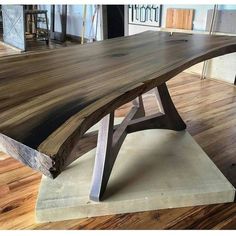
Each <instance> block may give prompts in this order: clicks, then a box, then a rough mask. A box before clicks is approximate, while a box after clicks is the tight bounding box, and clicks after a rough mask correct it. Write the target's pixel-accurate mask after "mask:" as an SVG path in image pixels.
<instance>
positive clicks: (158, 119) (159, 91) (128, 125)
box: [89, 83, 186, 201]
mask: <svg viewBox="0 0 236 236" xmlns="http://www.w3.org/2000/svg"><path fill="white" fill-rule="evenodd" d="M153 90H154V93H155V96H156V99H157V104H158V107H159V112H158V113H156V114H154V115H150V116H145V110H144V106H143V100H142V96H140V97H138V98H137V99H136V100H134V101H133V107H132V108H131V110H130V112H129V113H128V114H127V116H126V117H125V118H124V120H123V121H122V123H121V124H119V125H117V126H114V111H113V112H112V113H110V114H108V115H106V116H105V117H104V118H103V119H102V120H101V122H100V127H99V131H98V138H97V150H96V157H95V164H94V170H93V177H92V184H91V191H90V196H89V197H90V199H91V200H93V201H100V200H102V196H103V194H104V192H105V190H106V187H107V183H108V180H109V177H110V174H111V171H112V168H113V165H114V163H115V160H116V157H117V155H118V153H119V150H120V148H121V145H122V143H123V142H124V140H125V137H126V135H127V134H129V133H132V132H136V131H140V130H145V129H170V130H175V131H181V130H184V129H186V124H185V123H184V121H183V120H182V118H181V117H180V115H179V114H178V112H177V110H176V108H175V106H174V104H173V102H172V99H171V97H170V94H169V92H168V89H167V86H166V83H163V84H161V85H159V86H158V87H156V88H155V89H153ZM134 145H135V144H134Z"/></svg>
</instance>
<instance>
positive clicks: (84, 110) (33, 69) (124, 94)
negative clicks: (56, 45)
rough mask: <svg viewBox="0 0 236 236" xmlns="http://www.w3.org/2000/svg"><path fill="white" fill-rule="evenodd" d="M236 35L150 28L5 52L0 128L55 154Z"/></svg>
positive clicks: (235, 45)
mask: <svg viewBox="0 0 236 236" xmlns="http://www.w3.org/2000/svg"><path fill="white" fill-rule="evenodd" d="M235 51H236V38H235V37H231V36H209V35H197V34H196V35H192V34H182V33H174V34H173V35H171V34H170V33H167V32H155V31H146V32H144V33H140V34H136V35H133V36H128V37H121V38H115V39H109V40H104V41H101V42H95V43H91V44H85V45H78V46H73V47H66V48H61V49H56V50H49V51H44V52H40V53H32V54H22V55H17V56H10V57H7V58H1V59H0V101H1V103H0V134H3V135H4V136H7V137H10V138H11V139H13V140H16V141H18V142H20V143H23V144H25V145H26V146H28V147H30V148H33V149H37V150H39V151H40V152H41V153H44V154H46V155H48V156H50V157H52V156H53V157H55V156H56V155H58V153H59V152H60V151H61V150H62V148H64V147H65V146H68V145H70V144H69V143H70V140H71V139H72V137H73V138H74V137H80V136H82V135H83V134H84V133H85V132H86V131H87V130H88V129H89V128H90V127H91V126H92V125H94V124H95V123H97V122H98V121H99V120H100V119H101V118H102V117H104V116H105V115H106V114H108V113H110V112H111V111H112V110H114V109H116V108H118V107H119V106H121V105H123V104H124V103H126V102H129V101H131V100H133V99H134V98H135V97H136V96H138V95H140V94H142V93H144V92H146V91H148V90H150V89H152V88H154V87H155V86H158V85H160V84H161V83H163V82H166V81H167V80H169V79H171V78H172V77H173V76H175V75H176V74H178V73H180V72H181V71H183V70H184V69H186V68H188V67H190V66H192V65H194V64H196V63H198V62H201V61H203V60H206V59H210V58H213V57H216V56H220V55H224V54H227V53H231V52H235Z"/></svg>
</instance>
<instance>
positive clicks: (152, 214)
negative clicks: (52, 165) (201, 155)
mask: <svg viewBox="0 0 236 236" xmlns="http://www.w3.org/2000/svg"><path fill="white" fill-rule="evenodd" d="M167 85H168V88H169V91H170V95H171V96H172V98H173V101H174V103H175V105H176V107H177V109H178V111H179V113H180V115H181V116H182V117H183V119H184V120H185V121H186V123H187V129H188V131H189V132H190V133H191V135H193V137H194V139H195V140H196V141H197V142H198V144H199V145H201V147H202V148H203V149H204V151H205V152H206V153H207V154H208V156H209V157H210V158H211V159H212V160H213V161H214V163H215V164H216V165H217V166H218V168H219V169H220V170H221V171H222V172H223V174H224V175H225V176H226V177H227V179H228V180H229V181H230V182H231V183H232V184H233V185H234V187H236V165H235V164H236V156H235V153H236V139H235V137H236V129H235V123H236V87H235V86H232V85H229V84H227V83H224V82H219V81H214V80H208V79H207V80H204V81H201V80H199V76H194V75H189V74H186V73H181V74H180V75H178V76H177V77H175V78H173V79H172V80H170V81H169V82H168V83H167ZM144 105H145V108H146V111H147V115H152V114H153V113H154V112H156V101H155V97H154V95H153V94H151V93H148V94H145V95H144ZM130 107H131V104H130V103H127V104H125V105H124V106H122V107H121V108H119V109H118V110H117V111H116V116H124V115H125V114H126V113H127V112H128V110H129V109H130ZM219 134H220V135H219ZM222 140H223V141H222ZM78 174H79V173H78ZM40 178H41V174H39V173H37V172H35V171H32V170H31V169H30V168H28V167H26V166H24V165H22V164H20V163H19V162H18V161H16V160H14V159H12V158H10V157H8V156H7V155H4V154H0V229H236V203H230V204H216V205H206V206H197V207H185V208H177V209H166V210H157V211H148V212H139V213H131V214H120V215H111V216H104V217H96V218H85V219H80V220H67V221H60V222H54V223H45V224H36V223H35V218H34V214H35V212H34V207H35V201H36V197H37V193H38V186H39V183H40Z"/></svg>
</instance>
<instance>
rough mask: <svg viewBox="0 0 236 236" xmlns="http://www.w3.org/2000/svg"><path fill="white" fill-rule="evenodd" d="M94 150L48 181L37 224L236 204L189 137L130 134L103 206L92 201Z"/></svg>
mask: <svg viewBox="0 0 236 236" xmlns="http://www.w3.org/2000/svg"><path fill="white" fill-rule="evenodd" d="M94 156H95V149H94V150H92V151H90V152H88V153H87V154H85V155H84V156H82V157H80V158H79V159H78V160H77V161H75V162H74V163H72V164H71V165H70V166H69V167H68V168H67V169H66V170H65V171H64V172H63V173H62V174H61V175H60V176H58V177H57V178H56V179H55V180H51V179H49V178H47V177H43V178H42V181H41V185H40V190H39V195H38V200H37V204H36V221H37V222H52V221H60V220H67V219H76V218H85V217H93V216H102V215H112V214H120V213H128V212H138V211H149V210H157V209H164V208H176V207H184V206H195V205H204V204H215V203H225V202H233V201H234V196H235V189H234V187H233V186H232V185H231V184H230V183H229V181H228V180H227V179H226V178H225V177H224V176H223V174H222V173H221V172H220V171H219V170H218V169H217V167H216V166H215V165H214V163H213V162H212V161H211V160H210V159H209V157H208V156H207V155H206V154H205V153H204V151H203V150H202V149H201V147H200V146H199V145H198V144H197V143H196V142H195V141H194V139H193V138H192V137H191V136H190V135H189V133H188V132H186V131H181V132H175V131H170V130H145V131H140V132H136V133H132V134H129V135H128V136H127V138H126V140H125V142H124V144H123V146H122V148H121V150H120V153H119V155H118V157H117V160H116V163H115V165H114V168H113V172H112V175H111V178H110V180H109V183H108V187H107V190H106V193H105V196H104V200H103V201H102V202H93V201H91V200H89V197H88V196H89V191H90V184H91V178H92V170H93V164H94Z"/></svg>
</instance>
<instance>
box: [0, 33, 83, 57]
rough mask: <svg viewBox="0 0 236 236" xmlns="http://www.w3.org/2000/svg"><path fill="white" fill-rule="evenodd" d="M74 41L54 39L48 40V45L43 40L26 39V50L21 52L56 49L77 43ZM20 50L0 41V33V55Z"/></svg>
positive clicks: (7, 54) (13, 53)
mask: <svg viewBox="0 0 236 236" xmlns="http://www.w3.org/2000/svg"><path fill="white" fill-rule="evenodd" d="M77 44H78V42H76V41H66V42H64V43H58V42H56V41H50V42H49V45H46V43H45V41H36V40H27V51H26V52H23V53H30V52H37V51H42V50H49V49H56V48H62V47H68V46H73V45H77ZM20 53H21V51H20V50H18V49H15V48H13V47H11V46H8V45H6V44H4V43H3V42H2V37H1V35H0V57H3V56H9V55H15V54H20Z"/></svg>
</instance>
